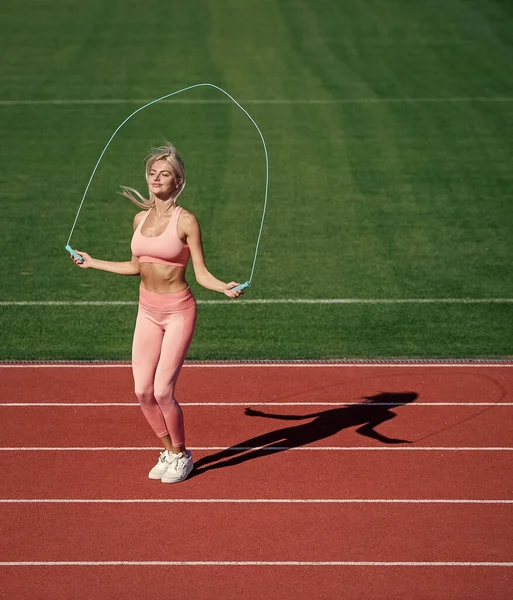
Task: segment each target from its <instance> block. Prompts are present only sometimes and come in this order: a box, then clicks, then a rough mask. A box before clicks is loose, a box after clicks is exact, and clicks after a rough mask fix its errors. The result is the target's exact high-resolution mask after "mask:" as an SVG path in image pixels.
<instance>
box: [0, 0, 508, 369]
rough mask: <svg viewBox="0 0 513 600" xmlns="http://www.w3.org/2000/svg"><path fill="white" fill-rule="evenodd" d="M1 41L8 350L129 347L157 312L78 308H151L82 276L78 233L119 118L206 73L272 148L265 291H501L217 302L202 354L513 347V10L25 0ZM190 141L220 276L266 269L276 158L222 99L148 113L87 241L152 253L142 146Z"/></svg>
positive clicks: (119, 284)
mask: <svg viewBox="0 0 513 600" xmlns="http://www.w3.org/2000/svg"><path fill="white" fill-rule="evenodd" d="M0 48H1V52H2V61H1V63H0V76H1V81H2V85H1V87H0V133H1V138H2V143H1V145H0V184H1V185H0V197H1V206H2V215H1V241H0V243H1V248H0V250H1V257H2V260H1V261H0V269H1V272H0V278H1V282H2V286H1V297H0V300H1V301H2V305H1V306H0V323H1V331H2V344H1V346H0V359H38V360H43V359H95V358H96V359H127V358H129V356H130V344H131V335H132V330H133V324H134V319H135V313H136V306H135V304H133V305H127V306H112V305H110V306H109V305H99V306H97V305H95V306H77V305H74V304H72V303H73V302H76V301H100V302H102V301H103V302H105V301H112V300H116V301H134V302H135V301H136V299H137V287H138V281H137V279H136V278H123V277H120V276H114V275H110V274H107V273H100V272H93V271H81V270H79V269H77V268H76V267H74V265H73V264H72V263H71V261H70V260H69V258H67V254H66V252H65V250H64V245H65V243H66V241H67V237H68V234H69V231H70V228H71V225H72V223H73V219H74V217H75V213H76V210H77V208H78V204H79V202H80V199H81V196H82V193H83V191H84V188H85V185H86V183H87V181H88V179H89V176H90V174H91V171H92V169H93V167H94V165H95V163H96V160H97V159H98V156H99V154H100V152H101V150H102V149H103V147H104V145H105V143H106V142H107V140H108V139H109V137H110V135H111V134H112V132H113V131H114V129H115V128H116V127H117V126H118V125H119V124H120V123H121V121H123V119H125V118H126V117H127V116H128V115H129V114H130V113H131V112H132V111H134V110H135V109H136V108H138V107H139V106H141V105H142V104H144V103H145V102H146V101H149V100H151V99H154V98H157V97H159V96H162V95H164V94H168V93H170V92H173V91H175V90H177V89H179V88H182V87H186V86H188V85H192V84H195V83H200V82H211V83H214V84H216V85H219V86H221V87H222V88H224V89H226V90H227V91H228V92H229V93H230V94H232V95H233V96H234V97H235V98H236V99H237V100H238V101H239V102H240V103H241V104H242V105H243V106H244V107H245V108H246V109H247V110H248V111H249V112H250V113H251V115H252V116H253V117H254V119H255V120H256V121H257V123H258V124H259V125H260V127H261V129H262V131H263V133H264V136H265V138H266V141H267V144H268V148H269V154H270V177H271V180H270V197H269V207H268V214H267V217H266V223H265V228H264V232H263V236H262V242H261V251H260V254H259V257H258V261H257V265H256V271H255V276H254V280H253V287H252V288H251V289H250V290H249V291H248V292H247V294H246V296H245V299H261V300H271V299H285V298H291V299H297V300H301V299H303V300H304V299H364V300H365V299H381V300H401V299H403V300H404V299H431V300H436V299H448V298H449V299H467V300H483V299H495V300H500V301H495V302H482V303H473V302H466V303H463V302H461V303H442V302H431V303H414V302H413V303H393V302H392V303H388V304H382V303H350V304H347V303H338V304H334V303H332V304H318V303H309V304H299V303H298V304H272V303H270V304H250V303H247V302H245V299H242V300H241V301H240V302H238V303H230V301H228V300H227V301H226V303H224V304H213V305H211V304H200V307H199V322H198V329H197V334H196V337H195V340H194V342H193V345H192V347H191V350H190V354H189V357H190V358H193V359H238V358H239V359H251V358H255V359H256V358H273V359H278V358H284V359H285V358H345V357H358V358H376V357H415V358H417V357H419V358H420V357H440V358H446V357H454V358H456V357H510V356H512V355H513V335H512V334H513V326H512V323H513V301H512V300H511V299H513V279H512V277H511V261H512V258H513V193H512V189H513V68H512V65H513V4H511V2H508V1H506V0H465V1H463V0H424V1H422V0H367V1H366V2H357V1H356V0H338V1H334V0H333V1H327V0H299V1H294V2H293V1H291V0H260V1H259V2H256V1H255V0H245V1H244V2H239V1H237V0H218V1H214V0H210V1H208V0H192V1H189V2H185V3H174V2H166V3H164V2H152V1H150V2H144V3H142V2H136V1H134V0H125V1H123V2H121V1H116V0H109V1H107V0H84V2H81V3H76V2H72V1H71V0H55V1H52V2H49V1H47V0H31V1H29V0H17V1H16V2H15V1H14V0H5V1H4V2H3V3H2V6H1V7H0ZM167 139H168V140H171V141H172V142H173V143H174V144H176V146H177V147H178V149H179V151H180V153H181V154H182V156H183V158H184V160H185V163H186V168H187V177H188V184H187V187H186V190H185V192H184V194H183V196H182V197H181V203H182V204H183V205H184V206H185V207H186V208H188V209H189V210H191V211H192V212H193V213H195V214H196V215H197V216H198V218H199V219H200V222H201V224H202V229H203V237H204V245H205V253H206V258H207V263H208V265H209V268H210V270H211V271H212V272H213V273H214V274H215V275H217V276H218V277H220V278H222V279H225V280H230V279H237V280H239V281H244V280H245V279H247V277H248V276H249V273H250V269H251V263H252V258H253V252H254V247H255V242H256V237H257V234H258V227H259V222H260V216H261V210H262V201H263V193H264V166H265V165H264V156H263V151H262V146H261V142H260V140H259V137H258V134H257V132H256V130H255V129H254V128H253V126H252V125H251V123H250V122H249V120H248V119H247V118H246V117H245V116H244V115H243V114H242V113H241V111H239V110H238V109H237V108H236V107H235V106H234V105H233V104H231V103H230V102H229V101H227V100H226V99H225V97H224V96H222V94H220V93H219V92H217V91H215V90H213V89H205V88H204V89H197V90H192V91H190V92H186V93H184V94H181V95H180V96H177V97H176V100H171V101H170V102H166V103H161V104H158V105H155V106H153V107H151V108H149V109H147V110H145V111H143V112H141V113H140V114H138V115H136V116H135V117H134V118H133V119H132V120H130V121H129V122H128V123H127V125H126V126H125V127H124V128H123V129H122V130H121V131H120V133H119V135H118V136H117V137H116V138H115V139H114V141H113V143H112V144H111V146H110V147H109V149H108V151H107V153H106V155H105V158H104V160H103V162H102V164H101V165H100V168H99V170H98V172H97V175H96V177H95V179H94V181H93V185H92V186H91V189H90V191H89V195H88V198H87V199H86V202H85V204H84V209H83V211H82V213H81V216H80V219H79V222H78V225H77V229H76V231H75V233H74V236H73V239H72V244H73V245H74V247H77V248H80V249H83V250H86V251H88V252H89V253H91V254H92V255H93V256H97V257H99V258H105V259H110V260H127V259H128V258H129V256H130V249H129V243H130V237H131V226H132V218H133V215H134V214H135V211H136V210H137V209H136V207H134V206H133V205H132V204H131V203H130V202H129V201H127V200H125V199H124V198H122V197H121V196H119V195H118V194H117V191H118V189H119V185H121V184H125V185H132V186H135V187H138V188H141V190H143V191H144V177H143V158H144V157H145V155H146V154H147V152H148V150H149V148H150V147H151V146H152V145H156V144H159V143H160V142H162V141H164V140H167ZM189 279H190V282H191V286H192V287H193V289H194V292H195V294H196V296H197V298H198V299H199V300H200V301H205V300H213V299H215V300H219V299H221V297H220V296H219V295H215V294H213V293H212V292H208V291H207V290H204V289H202V288H200V287H199V286H198V285H197V284H196V283H195V280H194V274H193V272H192V271H191V273H190V274H189ZM508 299H509V302H508V301H507V300H508ZM48 301H62V302H64V303H65V304H61V305H41V304H38V303H40V302H48ZM20 302H32V303H35V304H31V305H20V304H19V303H20ZM66 303H67V304H66Z"/></svg>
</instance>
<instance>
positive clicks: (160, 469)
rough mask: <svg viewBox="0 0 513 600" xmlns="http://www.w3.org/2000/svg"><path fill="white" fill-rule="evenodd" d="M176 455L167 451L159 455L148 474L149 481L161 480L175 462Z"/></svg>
mask: <svg viewBox="0 0 513 600" xmlns="http://www.w3.org/2000/svg"><path fill="white" fill-rule="evenodd" d="M175 456H176V455H175V454H173V453H172V452H169V451H168V450H164V451H163V452H161V453H160V457H159V460H158V462H157V464H156V465H155V466H154V467H153V469H152V470H151V471H150V472H149V473H148V477H149V478H150V479H162V475H164V473H165V472H166V471H167V470H168V469H169V467H170V466H171V464H173V463H174V461H175V460H176V459H175V458H174V457H175Z"/></svg>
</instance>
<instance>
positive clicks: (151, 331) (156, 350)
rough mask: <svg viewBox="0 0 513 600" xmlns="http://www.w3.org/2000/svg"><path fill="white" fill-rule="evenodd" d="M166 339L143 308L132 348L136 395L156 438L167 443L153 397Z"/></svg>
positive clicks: (167, 433) (166, 435)
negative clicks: (163, 342) (162, 348)
mask: <svg viewBox="0 0 513 600" xmlns="http://www.w3.org/2000/svg"><path fill="white" fill-rule="evenodd" d="M163 338H164V330H163V328H162V327H161V326H160V325H159V324H157V323H156V322H155V320H154V319H153V318H152V317H151V314H150V313H149V311H148V310H146V309H145V308H144V307H142V306H140V307H139V312H138V314H137V321H136V324H135V331H134V341H133V346H132V372H133V376H134V386H135V395H136V396H137V399H138V400H139V402H140V404H141V409H142V411H143V414H144V416H145V417H146V420H147V421H148V423H149V424H150V426H151V428H152V429H153V431H154V432H155V434H156V435H157V437H159V438H161V439H162V441H163V443H164V439H165V438H166V437H169V431H168V429H167V426H166V421H165V419H164V416H163V414H162V411H161V410H160V407H159V405H158V404H157V401H156V399H155V394H154V379H155V372H156V370H157V365H158V362H159V358H160V351H161V347H162V340H163ZM164 447H165V444H164ZM168 449H170V448H168Z"/></svg>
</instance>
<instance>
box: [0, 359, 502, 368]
mask: <svg viewBox="0 0 513 600" xmlns="http://www.w3.org/2000/svg"><path fill="white" fill-rule="evenodd" d="M420 360H421V359H419V362H379V363H378V362H372V361H370V362H345V363H337V362H325V363H321V362H308V361H305V362H300V363H299V362H298V363H294V362H287V361H283V362H273V363H265V362H262V363H251V362H243V361H241V362H226V363H221V362H219V363H198V364H194V362H185V364H184V368H189V369H190V368H196V369H240V368H243V369H246V368H248V369H254V368H258V369H262V368H290V367H292V368H308V369H311V368H316V369H319V368H355V367H358V368H365V369H368V368H371V367H372V368H374V367H377V368H387V369H388V368H405V367H406V368H409V369H411V368H415V369H416V368H450V369H454V368H469V367H470V368H472V369H475V368H487V369H489V368H492V367H499V368H501V369H503V368H510V367H513V362H451V361H450V360H448V361H447V362H420ZM470 360H471V359H470ZM131 368H132V365H131V364H130V363H107V364H103V363H79V364H77V363H42V364H39V363H23V364H16V363H5V362H3V363H0V369H131Z"/></svg>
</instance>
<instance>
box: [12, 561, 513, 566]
mask: <svg viewBox="0 0 513 600" xmlns="http://www.w3.org/2000/svg"><path fill="white" fill-rule="evenodd" d="M118 566H119V567H513V562H449V561H426V562H420V561H418V562H417V561H383V562H380V561H336V560H334V561H293V560H290V561H285V560H283V561H281V560H280V561H277V560H100V561H87V560H82V561H79V560H73V561H72V560H62V561H54V560H52V561H25V560H24V561H8V562H7V561H5V562H0V567H118Z"/></svg>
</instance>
